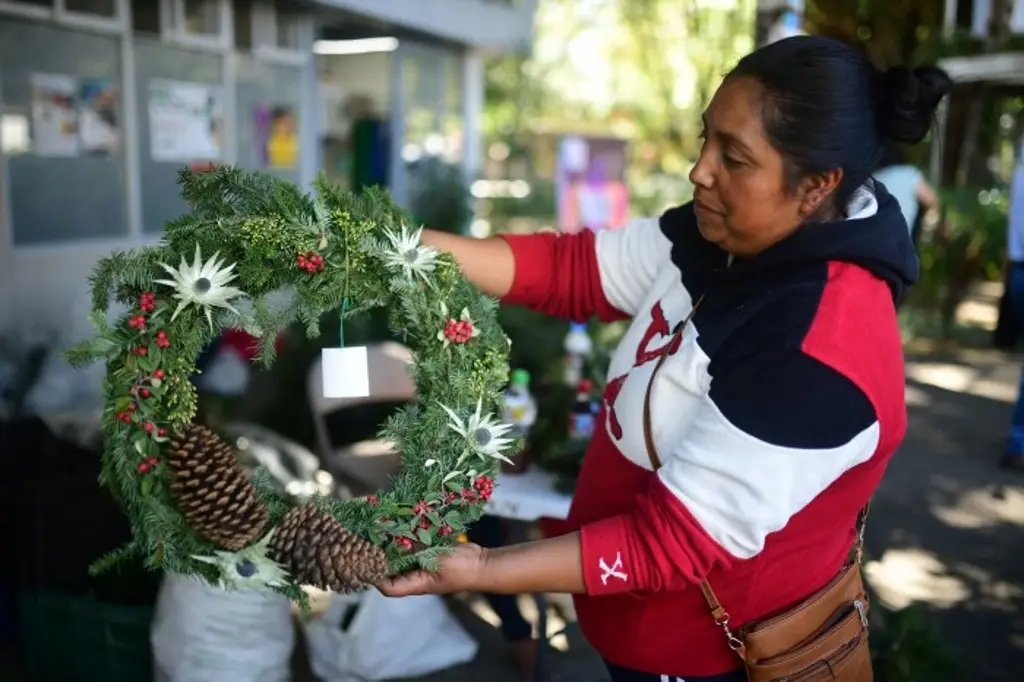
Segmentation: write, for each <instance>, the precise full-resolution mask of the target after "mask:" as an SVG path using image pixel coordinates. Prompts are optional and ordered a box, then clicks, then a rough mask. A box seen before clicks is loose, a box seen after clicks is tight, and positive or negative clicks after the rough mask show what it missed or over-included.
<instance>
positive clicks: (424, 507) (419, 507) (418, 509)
mask: <svg viewBox="0 0 1024 682" xmlns="http://www.w3.org/2000/svg"><path fill="white" fill-rule="evenodd" d="M429 511H430V505H428V504H427V503H426V502H424V501H423V500H420V501H419V502H418V503H417V504H416V506H415V507H413V508H412V513H413V514H416V515H417V516H419V515H422V514H426V513H427V512H429Z"/></svg>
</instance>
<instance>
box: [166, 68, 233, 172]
mask: <svg viewBox="0 0 1024 682" xmlns="http://www.w3.org/2000/svg"><path fill="white" fill-rule="evenodd" d="M223 106H224V105H223V96H222V92H221V88H220V87H219V86H216V85H207V84H205V83H187V82H183V81H168V80H154V81H150V84H149V140H150V154H151V155H152V157H153V160H154V161H160V162H185V163H188V162H190V161H195V160H197V159H204V160H210V161H215V160H218V159H220V154H221V146H222V143H221V136H222V134H223V128H224V126H223V121H224V111H223Z"/></svg>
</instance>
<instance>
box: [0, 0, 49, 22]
mask: <svg viewBox="0 0 1024 682" xmlns="http://www.w3.org/2000/svg"><path fill="white" fill-rule="evenodd" d="M53 3H54V0H0V12H11V13H12V14H22V15H25V16H29V17H39V18H43V17H52V16H53Z"/></svg>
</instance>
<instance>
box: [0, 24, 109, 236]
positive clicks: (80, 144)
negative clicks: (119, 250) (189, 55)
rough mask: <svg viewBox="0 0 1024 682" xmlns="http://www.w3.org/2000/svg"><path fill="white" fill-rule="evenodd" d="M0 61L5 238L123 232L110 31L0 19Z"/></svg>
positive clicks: (95, 234) (100, 234) (0, 121)
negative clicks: (7, 214)
mask: <svg viewBox="0 0 1024 682" xmlns="http://www.w3.org/2000/svg"><path fill="white" fill-rule="evenodd" d="M0 64H2V67H0V81H2V82H0V88H2V91H0V100H2V102H3V105H2V109H0V123H2V126H0V128H2V134H3V136H4V140H3V146H4V147H5V150H4V151H5V152H6V154H7V158H6V164H7V167H6V169H5V171H6V182H7V183H8V184H7V196H8V197H9V198H10V205H9V210H10V218H11V223H10V226H11V232H12V237H13V242H14V244H15V245H16V246H38V245H43V244H53V243H61V242H64V243H67V242H69V241H80V240H86V239H97V238H101V239H102V238H120V237H123V236H125V235H126V234H128V212H127V194H126V191H125V186H126V184H125V174H126V166H125V155H124V146H123V144H122V140H121V135H122V133H123V121H122V115H123V109H122V104H123V102H122V91H123V88H122V84H121V82H120V80H119V79H120V75H121V72H122V64H121V44H120V39H119V38H117V37H114V36H105V35H97V34H94V33H90V32H87V31H77V30H67V29H63V28H57V27H53V26H49V25H44V24H41V23H36V22H21V21H6V20H5V21H0Z"/></svg>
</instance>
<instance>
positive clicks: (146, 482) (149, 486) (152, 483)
mask: <svg viewBox="0 0 1024 682" xmlns="http://www.w3.org/2000/svg"><path fill="white" fill-rule="evenodd" d="M155 487H156V479H155V478H153V477H152V476H146V477H145V478H143V479H142V485H141V486H140V488H141V490H142V494H143V495H146V496H148V495H152V494H153V488H155Z"/></svg>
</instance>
